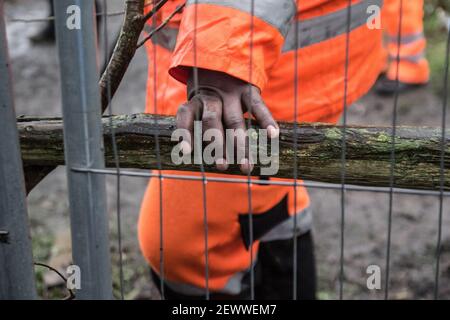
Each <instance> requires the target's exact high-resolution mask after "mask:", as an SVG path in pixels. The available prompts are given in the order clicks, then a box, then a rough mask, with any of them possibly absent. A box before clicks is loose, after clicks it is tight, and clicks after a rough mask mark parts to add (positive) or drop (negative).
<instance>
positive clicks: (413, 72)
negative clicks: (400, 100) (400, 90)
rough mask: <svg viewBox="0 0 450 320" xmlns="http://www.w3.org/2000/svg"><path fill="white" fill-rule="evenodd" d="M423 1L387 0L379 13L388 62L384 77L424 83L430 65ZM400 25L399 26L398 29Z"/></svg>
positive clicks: (427, 77)
mask: <svg viewBox="0 0 450 320" xmlns="http://www.w3.org/2000/svg"><path fill="white" fill-rule="evenodd" d="M423 5H424V2H423V0H403V1H401V0H386V2H385V6H384V8H383V12H382V21H383V27H384V29H385V31H386V34H387V46H386V50H387V55H388V57H389V65H388V69H387V73H386V76H387V78H388V79H391V80H395V79H396V77H397V72H398V80H399V81H401V82H404V83H411V84H421V83H426V82H428V80H429V77H430V68H429V65H428V61H427V59H426V57H425V49H426V39H425V36H424V33H423ZM400 24H401V28H400Z"/></svg>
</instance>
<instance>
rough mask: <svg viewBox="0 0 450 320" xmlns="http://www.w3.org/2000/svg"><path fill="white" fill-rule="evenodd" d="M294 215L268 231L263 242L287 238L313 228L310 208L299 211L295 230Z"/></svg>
mask: <svg viewBox="0 0 450 320" xmlns="http://www.w3.org/2000/svg"><path fill="white" fill-rule="evenodd" d="M294 219H295V218H294V216H292V217H290V218H289V219H287V220H285V221H283V222H282V223H280V224H279V225H277V226H275V227H274V228H273V229H271V230H270V231H269V232H268V233H266V234H265V235H264V236H263V237H262V238H261V239H260V240H261V242H267V241H274V240H287V239H292V238H293V237H294V235H295V236H299V235H302V234H305V233H307V232H308V231H310V230H311V228H312V211H311V209H310V208H306V209H305V210H303V211H301V212H299V213H297V228H296V229H295V230H294V226H295V223H294V222H295V221H294Z"/></svg>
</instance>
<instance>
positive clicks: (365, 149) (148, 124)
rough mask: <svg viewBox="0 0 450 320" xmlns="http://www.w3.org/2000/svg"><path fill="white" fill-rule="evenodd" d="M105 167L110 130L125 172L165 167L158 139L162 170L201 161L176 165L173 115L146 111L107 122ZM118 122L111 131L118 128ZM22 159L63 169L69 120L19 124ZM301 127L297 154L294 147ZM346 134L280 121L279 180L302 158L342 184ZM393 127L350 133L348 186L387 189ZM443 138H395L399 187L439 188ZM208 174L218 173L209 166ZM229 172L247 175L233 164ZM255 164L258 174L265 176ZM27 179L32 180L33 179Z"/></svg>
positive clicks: (313, 171) (301, 169) (315, 175)
mask: <svg viewBox="0 0 450 320" xmlns="http://www.w3.org/2000/svg"><path fill="white" fill-rule="evenodd" d="M102 121H103V128H104V148H105V158H106V165H107V166H110V167H113V166H114V156H113V152H112V147H111V132H112V128H114V130H115V134H116V140H117V146H118V150H119V162H120V166H121V167H122V168H140V169H156V168H158V161H157V154H156V149H155V145H156V144H155V137H156V135H158V137H159V145H160V154H161V165H162V169H166V170H183V171H200V166H199V165H196V164H189V165H186V164H183V165H175V164H174V163H173V162H172V160H171V151H172V148H173V147H174V145H176V144H177V142H174V141H171V135H172V132H173V130H174V129H175V128H176V125H175V120H174V118H173V117H164V116H153V115H145V114H135V115H120V116H114V117H112V119H109V118H107V117H104V118H103V120H102ZM111 123H112V126H111ZM18 129H19V134H20V140H21V148H22V158H23V162H24V166H25V168H33V170H30V172H31V171H32V172H34V173H33V174H34V175H36V174H38V173H36V168H39V167H41V168H42V172H43V175H45V173H46V172H47V171H48V170H49V168H52V167H53V166H56V165H63V164H64V146H63V131H62V122H61V119H58V118H31V117H21V118H19V119H18ZM295 130H296V131H297V137H298V138H297V141H298V150H297V151H296V152H295V150H294V141H295V134H296V133H295ZM342 134H343V129H342V128H341V127H339V126H332V125H327V124H310V123H309V124H298V126H297V129H295V126H294V124H292V123H280V145H279V146H280V148H279V170H278V172H277V174H276V177H278V178H292V177H293V164H294V159H295V157H297V165H298V166H297V168H298V176H299V177H301V178H302V179H305V180H313V181H320V182H328V183H341V167H342V165H341V152H342V151H341V147H342ZM391 135H392V128H389V127H356V126H350V127H347V129H346V164H345V182H346V183H347V184H354V185H362V186H373V187H388V186H389V185H390V172H391V162H390V160H391V148H392V139H391ZM441 137H442V133H441V129H440V128H432V127H404V126H401V127H398V128H397V131H396V137H395V158H396V164H395V168H394V182H395V183H394V186H395V187H399V188H408V189H424V190H439V188H440V177H441V170H440V162H441V146H442V138H441ZM449 138H450V132H449V131H447V132H446V135H445V145H444V146H445V148H444V158H443V160H444V168H445V169H446V170H444V175H443V178H444V179H443V181H444V190H450V171H449V170H448V169H449V168H450V144H449ZM205 170H206V171H207V172H217V170H216V169H215V167H214V166H212V165H205ZM226 173H228V174H241V175H242V173H240V171H239V169H238V167H237V166H235V165H233V166H230V168H229V170H227V171H226ZM259 174H260V167H259V166H258V165H256V166H255V169H254V170H253V172H252V175H259ZM27 180H29V179H28V177H27Z"/></svg>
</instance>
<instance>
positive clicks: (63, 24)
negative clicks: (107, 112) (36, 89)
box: [53, 0, 112, 299]
mask: <svg viewBox="0 0 450 320" xmlns="http://www.w3.org/2000/svg"><path fill="white" fill-rule="evenodd" d="M53 3H54V6H55V12H56V37H57V43H58V51H59V61H60V70H61V87H62V89H61V90H62V104H63V120H64V148H65V161H66V166H67V177H68V189H69V207H70V220H71V231H72V254H73V260H74V264H75V265H77V266H78V267H79V268H80V275H81V288H80V289H78V290H77V291H76V297H77V299H111V298H112V281H111V261H110V252H109V240H108V238H109V237H108V215H107V211H106V190H105V177H104V176H102V175H95V174H92V173H80V172H74V171H72V170H71V168H73V167H87V168H104V154H103V139H102V127H101V113H100V93H99V86H98V79H99V74H98V66H97V52H96V38H97V37H96V27H95V24H94V20H95V17H94V11H93V8H94V0H54V2H53Z"/></svg>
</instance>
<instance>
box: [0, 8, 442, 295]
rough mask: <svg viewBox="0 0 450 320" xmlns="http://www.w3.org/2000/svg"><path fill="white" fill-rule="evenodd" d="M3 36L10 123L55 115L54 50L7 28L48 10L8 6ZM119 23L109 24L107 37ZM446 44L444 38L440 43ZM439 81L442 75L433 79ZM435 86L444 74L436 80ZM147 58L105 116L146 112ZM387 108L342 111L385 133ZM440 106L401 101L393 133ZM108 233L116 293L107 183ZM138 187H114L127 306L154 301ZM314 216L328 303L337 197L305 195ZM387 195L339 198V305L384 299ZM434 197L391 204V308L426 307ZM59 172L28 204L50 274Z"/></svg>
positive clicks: (372, 99)
mask: <svg viewBox="0 0 450 320" xmlns="http://www.w3.org/2000/svg"><path fill="white" fill-rule="evenodd" d="M121 3H122V1H120V0H109V4H110V5H109V10H110V11H117V10H120V9H121V8H122V5H121ZM6 15H7V31H8V37H9V47H10V55H11V62H12V68H13V76H14V89H15V98H16V100H15V102H16V112H17V114H18V115H20V114H27V115H60V114H61V103H60V99H61V96H60V87H59V69H58V59H57V52H56V49H55V46H54V45H52V44H40V45H34V44H32V43H31V42H30V41H29V40H28V37H29V36H30V35H32V34H34V33H36V32H37V30H39V28H41V27H42V23H22V22H14V21H12V19H13V18H18V17H21V18H22V17H28V18H31V17H44V16H45V15H46V1H44V0H20V1H7V2H6ZM120 22H121V18H120V17H113V18H111V19H110V20H109V27H110V30H111V32H112V33H114V30H116V29H117V28H118V27H119V25H120ZM444 38H445V35H444V34H443V37H442V41H444V40H443V39H444ZM439 76H441V75H439ZM442 77H443V75H442ZM145 81H146V58H145V53H144V52H143V51H142V50H140V51H139V52H138V53H137V55H136V57H135V59H134V60H133V63H132V64H131V67H130V69H129V70H128V72H127V75H126V77H125V79H124V81H123V84H122V86H121V88H120V90H119V92H118V93H117V95H116V97H115V98H114V101H113V112H114V113H116V114H120V113H134V112H141V111H142V110H143V107H144V92H145ZM392 109H393V99H391V98H389V99H380V98H379V97H377V96H375V95H373V94H368V95H367V96H366V97H364V98H363V99H362V100H361V101H360V102H358V103H357V104H356V105H354V106H352V107H351V108H350V109H349V123H351V124H370V125H391V123H392ZM441 114H442V98H441V97H440V96H439V95H437V94H436V90H434V88H433V87H432V86H429V87H427V88H425V89H421V90H419V91H417V92H414V93H410V94H407V95H404V96H401V97H400V101H399V109H398V121H399V124H405V125H432V126H439V125H440V123H441ZM107 185H108V203H109V214H110V217H111V219H110V221H111V223H110V225H111V239H112V241H111V246H112V255H113V274H114V278H115V281H114V282H115V289H116V290H115V293H116V294H117V293H118V290H117V283H118V280H117V276H118V254H117V245H116V243H117V241H116V240H117V228H116V208H115V198H116V193H115V178H114V177H108V178H107ZM145 185H146V181H145V179H142V178H126V177H124V178H122V192H121V208H122V218H123V239H124V276H125V288H124V291H125V294H126V297H127V298H130V299H132V298H137V297H141V298H154V299H157V298H158V295H157V293H155V290H154V288H153V287H152V285H151V283H150V279H149V277H148V270H147V266H146V264H145V262H144V260H143V259H142V257H141V255H140V253H139V248H138V244H137V239H136V221H137V218H138V210H139V203H140V200H141V197H142V195H143V192H144V188H145ZM311 196H312V206H313V209H314V233H315V241H316V255H317V264H318V280H319V297H320V298H322V299H335V298H337V297H338V288H339V281H338V276H339V256H340V242H339V238H340V214H341V207H340V192H339V191H333V190H323V189H320V190H317V189H316V190H311ZM388 199H389V198H388V194H383V193H371V192H354V191H353V192H350V191H349V192H347V194H346V199H345V203H346V205H345V222H346V223H345V284H344V298H348V299H380V298H383V294H384V291H383V290H384V277H385V274H386V272H385V264H386V238H387V217H388V210H389V206H388ZM438 205H439V202H438V198H437V197H434V196H411V195H398V194H397V195H395V196H394V201H393V220H392V249H391V265H390V287H389V292H390V294H389V297H390V298H393V299H408V298H414V299H428V298H432V296H433V288H434V279H435V249H436V240H437V228H438V213H439V210H438V208H439V206H438ZM67 207H68V205H67V189H66V179H65V168H63V167H61V168H58V169H57V170H55V171H54V172H53V173H52V174H51V175H50V176H48V177H47V178H46V179H45V180H44V181H43V182H42V183H41V184H40V185H39V186H38V187H37V188H36V189H35V190H34V191H33V192H32V193H31V194H30V196H29V197H28V210H29V216H30V219H31V225H32V237H33V247H34V255H35V260H36V261H40V262H46V263H49V264H51V265H54V266H57V267H59V266H62V265H64V264H67V263H69V262H70V259H71V258H70V249H69V247H68V243H70V236H69V218H68V209H67ZM449 208H450V201H449V200H448V199H446V200H445V201H444V216H443V237H442V239H443V247H442V256H441V274H440V297H441V298H450V282H449V281H450V233H449V232H450V214H449ZM372 264H375V265H378V266H380V267H381V270H382V277H383V281H382V289H381V290H369V289H367V286H366V279H367V275H366V268H367V267H368V266H369V265H372ZM36 271H37V275H38V278H39V281H38V282H39V291H40V294H41V295H42V297H44V298H58V297H59V296H60V293H59V292H57V290H54V289H51V287H52V286H53V285H55V284H57V280H56V279H55V278H54V277H53V276H52V275H51V274H48V273H46V272H44V271H43V270H40V269H36Z"/></svg>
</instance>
